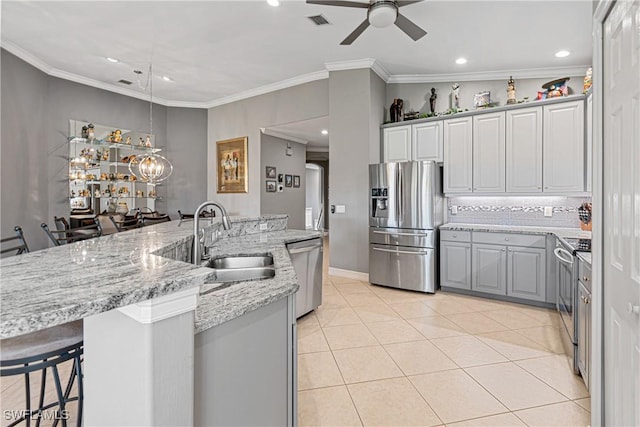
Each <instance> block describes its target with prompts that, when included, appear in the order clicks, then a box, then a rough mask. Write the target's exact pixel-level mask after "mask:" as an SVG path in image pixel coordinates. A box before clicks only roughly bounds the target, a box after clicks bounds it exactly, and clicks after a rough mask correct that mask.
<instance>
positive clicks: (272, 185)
mask: <svg viewBox="0 0 640 427" xmlns="http://www.w3.org/2000/svg"><path fill="white" fill-rule="evenodd" d="M277 187H278V183H277V182H275V181H271V180H268V181H267V193H275V192H276V190H277Z"/></svg>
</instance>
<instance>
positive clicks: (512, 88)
mask: <svg viewBox="0 0 640 427" xmlns="http://www.w3.org/2000/svg"><path fill="white" fill-rule="evenodd" d="M517 102H518V101H517V100H516V82H514V81H513V76H509V81H508V82H507V104H515V103H517Z"/></svg>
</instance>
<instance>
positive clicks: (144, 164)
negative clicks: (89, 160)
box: [129, 64, 173, 184]
mask: <svg viewBox="0 0 640 427" xmlns="http://www.w3.org/2000/svg"><path fill="white" fill-rule="evenodd" d="M134 72H135V73H136V74H137V75H138V86H140V87H141V88H143V87H142V85H141V84H140V75H141V74H142V71H139V70H135V71H134ZM147 86H149V135H147V144H148V145H147V146H148V147H150V145H151V135H153V70H152V66H151V64H149V73H148V75H147V83H146V84H145V85H144V88H143V89H145V90H146V87H147ZM148 150H149V152H147V153H145V154H138V155H136V156H133V157H132V158H131V160H130V161H129V171H130V172H131V173H132V174H133V175H135V176H136V178H138V179H139V180H140V181H143V182H146V183H149V184H158V183H160V182H162V181H164V180H166V179H167V178H169V176H171V174H172V173H173V165H172V164H171V162H170V161H169V160H168V159H167V158H166V157H163V156H161V155H159V154H156V151H159V150H155V149H154V148H152V147H150V148H148Z"/></svg>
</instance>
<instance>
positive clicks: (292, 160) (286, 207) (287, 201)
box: [260, 134, 306, 230]
mask: <svg viewBox="0 0 640 427" xmlns="http://www.w3.org/2000/svg"><path fill="white" fill-rule="evenodd" d="M261 136H262V138H261V144H260V145H261V150H260V174H261V176H260V183H261V184H262V187H261V190H260V213H262V214H287V215H289V222H288V227H289V228H294V229H299V230H304V207H305V188H306V184H305V183H306V175H305V171H306V170H305V158H306V147H305V145H304V144H299V143H297V142H293V141H288V140H286V139H282V138H277V137H275V136H271V135H265V134H262V135H261ZM287 144H291V149H292V150H293V154H292V155H291V156H287V155H286V154H285V151H286V149H287ZM266 166H275V168H276V173H277V174H284V175H298V176H299V177H300V188H293V187H284V191H283V192H282V193H277V192H276V193H267V186H266V181H267V179H266V170H265V168H266ZM276 181H277V179H276ZM282 185H283V186H284V182H283V183H282Z"/></svg>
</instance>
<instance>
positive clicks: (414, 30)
mask: <svg viewBox="0 0 640 427" xmlns="http://www.w3.org/2000/svg"><path fill="white" fill-rule="evenodd" d="M396 26H397V27H398V28H400V29H401V30H402V31H404V32H405V34H406V35H408V36H409V37H411V38H412V39H413V41H417V40H419V39H421V38H422V37H424V36H425V35H426V34H427V32H426V31H425V30H423V29H422V28H420V27H418V26H417V25H416V24H414V23H413V22H412V21H410V20H409V19H408V18H407V17H406V16H404V15H401V14H399V13H398V18H397V19H396Z"/></svg>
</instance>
